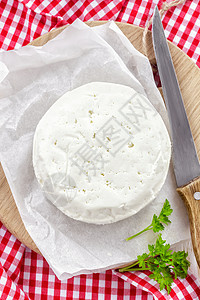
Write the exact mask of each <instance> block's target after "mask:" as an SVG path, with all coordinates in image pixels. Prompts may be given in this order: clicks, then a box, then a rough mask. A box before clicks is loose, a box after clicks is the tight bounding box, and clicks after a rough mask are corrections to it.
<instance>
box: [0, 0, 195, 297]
mask: <svg viewBox="0 0 200 300" xmlns="http://www.w3.org/2000/svg"><path fill="white" fill-rule="evenodd" d="M168 2H169V1H168ZM162 3H163V1H158V0H130V1H128V0H124V1H120V0H113V1H111V0H105V1H102V0H96V1H93V0H69V1H64V0H60V1H59V0H52V1H50V0H30V1H29V0H7V1H6V0H1V1H0V49H1V51H3V50H11V49H17V48H19V47H21V46H25V45H26V44H28V43H29V42H31V41H32V40H33V39H35V38H37V37H38V36H40V35H42V34H44V33H46V32H48V31H50V30H51V29H53V28H55V27H59V26H62V25H65V24H68V23H72V22H73V21H74V20H75V19H76V18H80V19H81V20H83V21H88V20H116V21H120V22H127V23H131V24H134V25H138V26H142V27H144V26H145V25H146V24H147V21H148V20H149V19H150V17H151V16H152V13H153V10H154V7H155V5H156V4H157V5H158V7H159V8H160V7H161V5H162ZM163 25H164V28H165V33H166V36H167V38H168V39H169V40H170V41H172V42H173V43H174V44H176V45H177V46H178V47H179V48H181V49H182V50H183V51H184V52H185V53H187V54H188V56H189V57H191V58H192V59H193V61H194V62H195V63H196V64H197V66H199V67H200V1H199V0H193V1H192V0H186V2H185V4H184V5H179V6H178V7H176V8H171V9H170V10H169V11H168V12H167V13H165V15H164V17H163ZM148 275H149V272H148V271H146V272H135V273H124V274H119V273H117V272H115V271H107V272H104V273H101V274H92V275H81V276H76V277H74V278H71V279H69V280H65V281H60V280H58V279H57V278H56V276H55V275H54V273H53V271H52V270H51V268H50V267H49V266H48V264H47V262H46V261H45V259H44V258H43V257H41V256H40V255H38V254H36V253H35V252H33V251H31V250H30V249H28V248H26V247H25V246H24V245H23V244H21V243H20V242H19V241H18V240H16V238H15V237H14V236H13V235H11V234H10V233H9V231H8V230H7V229H6V228H5V227H4V226H3V225H2V224H1V222H0V299H1V300H4V299H5V300H6V299H8V300H9V299H36V300H38V299H48V300H49V299H59V300H60V299H73V300H76V299H94V300H96V299H111V300H113V299H136V300H139V299H142V300H146V299H148V300H150V299H175V300H176V299H177V300H181V299H186V300H189V299H191V300H196V299H200V286H199V284H198V282H197V280H196V279H195V277H194V276H193V275H192V274H189V275H188V276H187V278H186V279H183V280H181V279H177V280H175V282H174V284H173V287H172V291H171V293H170V296H167V294H166V293H165V292H164V291H162V292H160V291H159V289H158V285H157V284H156V283H155V282H154V281H153V280H151V279H150V278H149V277H148Z"/></svg>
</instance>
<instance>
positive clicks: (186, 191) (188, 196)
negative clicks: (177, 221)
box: [177, 177, 200, 268]
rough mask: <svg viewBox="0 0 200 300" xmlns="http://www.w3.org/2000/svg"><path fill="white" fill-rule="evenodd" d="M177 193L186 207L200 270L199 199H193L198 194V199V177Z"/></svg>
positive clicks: (199, 188) (199, 184) (199, 191)
mask: <svg viewBox="0 0 200 300" xmlns="http://www.w3.org/2000/svg"><path fill="white" fill-rule="evenodd" d="M177 192H178V193H179V195H180V196H181V198H182V199H183V201H184V203H185V205H186V207H187V211H188V215H189V220H190V232H191V237H192V244H193V250H194V254H195V256H196V261H197V264H198V266H199V268H200V201H199V200H200V199H199V200H196V199H195V193H198V194H197V195H198V198H200V197H199V194H200V177H198V178H196V179H194V180H193V181H191V182H190V183H188V184H187V185H185V186H182V187H179V188H178V189H177Z"/></svg>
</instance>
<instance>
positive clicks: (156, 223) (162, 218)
mask: <svg viewBox="0 0 200 300" xmlns="http://www.w3.org/2000/svg"><path fill="white" fill-rule="evenodd" d="M172 212H173V209H172V208H171V206H170V203H169V201H168V200H167V199H166V200H165V203H164V205H163V208H162V210H161V212H160V214H159V216H156V215H155V214H154V215H153V219H152V222H151V224H150V225H149V226H147V227H146V228H145V229H143V230H142V231H140V232H138V233H136V234H134V235H132V236H130V237H128V238H127V239H126V241H129V240H131V239H133V238H134V237H136V236H138V235H140V234H142V233H143V232H146V231H148V230H151V229H152V230H153V231H154V232H159V231H162V230H164V225H163V224H165V225H168V224H169V223H171V221H170V220H169V218H168V217H169V216H170V215H171V213H172Z"/></svg>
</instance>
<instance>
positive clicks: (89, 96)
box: [33, 82, 171, 224]
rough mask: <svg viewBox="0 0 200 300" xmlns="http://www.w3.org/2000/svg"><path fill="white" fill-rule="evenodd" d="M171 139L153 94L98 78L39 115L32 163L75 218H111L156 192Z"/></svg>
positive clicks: (55, 200) (51, 195)
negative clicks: (155, 104) (150, 96)
mask: <svg viewBox="0 0 200 300" xmlns="http://www.w3.org/2000/svg"><path fill="white" fill-rule="evenodd" d="M170 157H171V143H170V139H169V135H168V132H167V129H166V127H165V124H164V122H163V120H162V118H161V116H160V115H159V114H158V113H157V112H156V110H155V109H154V107H153V106H152V105H151V103H150V102H149V100H148V99H147V98H146V97H144V96H143V95H141V94H138V93H137V92H136V91H134V90H133V89H132V88H130V87H128V86H123V85H119V84H113V83H104V82H93V83H89V84H86V85H83V86H81V87H79V88H77V89H74V90H72V91H70V92H67V93H66V94H64V95H63V96H62V97H61V98H60V99H59V100H57V101H56V102H55V103H54V105H52V106H51V108H50V109H49V110H48V111H47V112H46V114H45V115H44V116H43V118H42V119H41V120H40V122H39V124H38V126H37V128H36V131H35V136H34V142H33V167H34V170H35V174H36V177H37V180H38V182H39V184H40V185H41V188H42V189H43V191H44V193H45V195H46V197H47V198H48V199H49V200H50V201H51V202H52V203H53V204H54V205H56V206H57V207H58V208H59V209H60V210H61V211H62V212H63V213H64V214H66V215H68V216H69V217H71V218H74V219H76V220H80V221H84V222H87V223H94V224H107V223H113V222H116V221H119V220H122V219H125V218H127V217H129V216H131V215H134V214H135V213H137V212H138V211H139V210H140V209H142V208H143V207H144V206H146V205H147V204H148V203H150V202H151V201H152V200H153V199H154V198H155V197H156V195H157V194H158V192H159V191H160V189H161V188H162V185H163V184H164V181H165V179H166V175H167V172H168V168H169V162H170Z"/></svg>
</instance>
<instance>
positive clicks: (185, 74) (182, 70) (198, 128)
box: [0, 22, 200, 253]
mask: <svg viewBox="0 0 200 300" xmlns="http://www.w3.org/2000/svg"><path fill="white" fill-rule="evenodd" d="M87 24H88V25H89V26H98V25H100V24H103V22H88V23H87ZM117 25H118V26H119V28H120V29H121V30H122V31H123V33H124V34H125V35H126V36H127V37H128V39H129V40H130V41H131V43H132V44H133V46H134V47H135V48H136V49H137V50H139V51H140V52H142V53H143V54H146V55H147V56H148V58H149V60H150V62H151V63H155V58H154V52H153V47H152V40H151V33H150V32H148V34H147V45H148V46H147V49H146V53H144V48H143V44H142V35H143V29H142V28H140V27H136V26H133V25H129V24H123V23H117ZM65 27H66V26H64V27H61V28H58V29H55V30H53V31H52V32H49V33H47V34H45V35H43V36H41V37H39V38H38V39H36V40H34V41H33V42H32V43H31V44H32V45H34V46H41V45H44V44H45V43H47V42H48V41H49V40H51V39H53V38H54V37H55V36H57V35H58V34H59V33H60V32H61V31H62V30H64V29H65ZM169 48H170V51H171V54H172V58H173V62H174V66H175V69H176V73H177V77H178V80H179V83H180V88H181V92H182V96H183V100H184V104H185V108H186V112H187V116H188V119H189V122H190V126H191V130H192V133H193V137H194V140H195V144H196V148H197V152H198V156H199V157H200V69H199V68H198V67H197V66H196V65H195V63H194V62H193V61H192V60H191V59H190V58H189V57H188V56H187V55H186V54H184V53H183V52H182V51H181V50H180V49H179V48H177V47H176V46H175V45H173V44H172V43H170V42H169ZM160 92H161V94H162V90H161V89H160ZM0 220H1V221H2V223H3V224H4V225H5V226H6V227H7V229H8V230H9V231H10V232H11V233H12V234H13V235H14V236H15V237H16V238H18V239H19V240H20V241H21V242H22V243H23V244H25V245H26V246H28V247H29V248H31V249H32V250H34V251H36V252H37V253H40V252H39V250H38V248H37V246H36V245H35V243H34V242H33V240H32V239H31V237H30V236H29V234H28V232H27V231H26V229H25V227H24V225H23V223H22V220H21V217H20V215H19V212H18V209H17V207H16V205H15V202H14V199H13V197H12V194H11V191H10V189H9V185H8V183H7V180H6V178H5V175H4V172H3V170H2V167H1V165H0Z"/></svg>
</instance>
